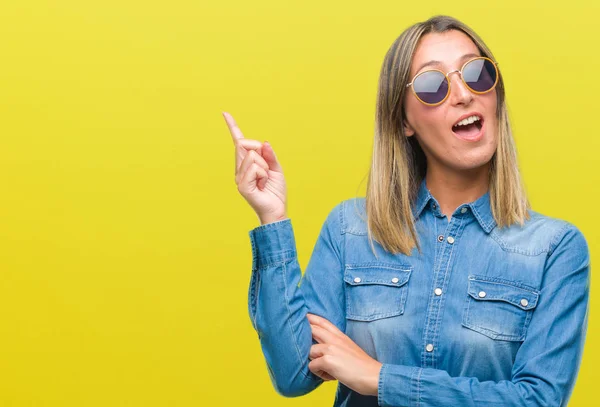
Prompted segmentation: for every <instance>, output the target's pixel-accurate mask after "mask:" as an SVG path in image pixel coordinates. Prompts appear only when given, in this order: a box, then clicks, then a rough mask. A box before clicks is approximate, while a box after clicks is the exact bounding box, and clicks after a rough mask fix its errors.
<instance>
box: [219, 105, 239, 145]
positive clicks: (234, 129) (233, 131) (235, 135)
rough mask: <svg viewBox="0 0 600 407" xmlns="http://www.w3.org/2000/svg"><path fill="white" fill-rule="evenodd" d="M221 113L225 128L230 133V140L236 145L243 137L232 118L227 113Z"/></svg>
mask: <svg viewBox="0 0 600 407" xmlns="http://www.w3.org/2000/svg"><path fill="white" fill-rule="evenodd" d="M222 113H223V117H224V118H225V122H226V123H227V127H229V132H230V133H231V138H232V139H233V142H234V143H236V142H237V140H241V139H243V138H244V135H243V134H242V131H241V130H240V128H239V127H238V125H237V123H236V122H235V120H234V119H233V116H232V115H230V114H229V113H227V112H222Z"/></svg>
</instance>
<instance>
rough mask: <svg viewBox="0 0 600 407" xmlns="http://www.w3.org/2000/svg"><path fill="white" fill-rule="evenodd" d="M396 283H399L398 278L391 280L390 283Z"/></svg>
mask: <svg viewBox="0 0 600 407" xmlns="http://www.w3.org/2000/svg"><path fill="white" fill-rule="evenodd" d="M398 281H400V280H398V277H394V278H392V283H394V284H396V283H397V282H398Z"/></svg>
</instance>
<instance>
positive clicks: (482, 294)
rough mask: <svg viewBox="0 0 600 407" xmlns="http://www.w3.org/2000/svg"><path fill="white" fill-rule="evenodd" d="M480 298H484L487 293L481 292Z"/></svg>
mask: <svg viewBox="0 0 600 407" xmlns="http://www.w3.org/2000/svg"><path fill="white" fill-rule="evenodd" d="M477 295H479V298H484V297H485V296H486V295H487V294H486V293H485V291H479V294H477Z"/></svg>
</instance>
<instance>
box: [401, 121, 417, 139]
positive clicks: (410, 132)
mask: <svg viewBox="0 0 600 407" xmlns="http://www.w3.org/2000/svg"><path fill="white" fill-rule="evenodd" d="M402 127H403V128H404V135H405V136H406V137H411V136H414V135H415V129H413V127H412V126H411V125H410V123H409V122H408V120H406V119H404V122H403V126H402Z"/></svg>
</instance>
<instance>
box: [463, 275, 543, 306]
mask: <svg viewBox="0 0 600 407" xmlns="http://www.w3.org/2000/svg"><path fill="white" fill-rule="evenodd" d="M469 295H470V296H471V297H473V298H474V299H476V300H480V301H505V302H508V303H510V304H512V305H514V306H516V307H519V308H521V309H524V310H530V309H532V308H535V306H536V305H537V302H538V298H539V291H537V290H535V289H533V288H530V287H525V286H524V285H522V284H520V283H516V282H512V281H508V280H500V279H498V278H491V277H482V276H469Z"/></svg>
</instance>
